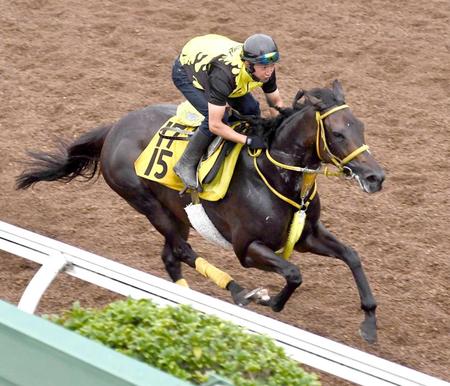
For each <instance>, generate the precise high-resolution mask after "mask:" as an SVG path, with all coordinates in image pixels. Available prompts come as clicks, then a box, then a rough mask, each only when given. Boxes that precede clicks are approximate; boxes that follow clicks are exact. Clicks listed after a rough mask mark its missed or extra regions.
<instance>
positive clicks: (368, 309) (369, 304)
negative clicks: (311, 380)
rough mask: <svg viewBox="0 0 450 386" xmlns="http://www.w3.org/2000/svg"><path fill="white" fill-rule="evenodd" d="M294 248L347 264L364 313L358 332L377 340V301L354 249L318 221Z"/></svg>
mask: <svg viewBox="0 0 450 386" xmlns="http://www.w3.org/2000/svg"><path fill="white" fill-rule="evenodd" d="M295 249H296V250H297V251H299V252H311V253H315V254H318V255H324V256H331V257H335V258H338V259H340V260H342V261H344V262H345V263H346V264H347V265H348V267H349V268H350V270H351V271H352V274H353V277H354V279H355V282H356V285H357V287H358V292H359V297H360V299H361V308H362V310H363V311H364V313H365V318H364V321H363V322H362V323H361V326H360V333H361V336H362V337H363V338H364V339H365V340H366V341H367V342H369V343H374V342H375V341H376V340H377V321H376V315H375V309H376V307H377V303H376V301H375V298H374V297H373V295H372V291H371V289H370V286H369V282H368V281H367V277H366V274H365V273H364V269H363V267H362V265H361V259H360V257H359V256H358V254H357V253H356V251H355V250H354V249H352V248H351V247H349V246H347V245H345V244H344V243H342V242H341V241H339V240H338V239H337V238H336V237H335V236H334V235H333V234H332V233H331V232H330V231H328V230H327V229H326V228H325V226H324V225H323V224H322V223H321V222H320V221H319V222H317V223H316V224H315V225H313V229H312V230H311V232H309V234H308V235H307V237H306V238H305V239H304V240H303V241H302V242H301V243H298V244H297V245H296V247H295Z"/></svg>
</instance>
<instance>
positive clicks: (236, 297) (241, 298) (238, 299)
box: [232, 290, 251, 307]
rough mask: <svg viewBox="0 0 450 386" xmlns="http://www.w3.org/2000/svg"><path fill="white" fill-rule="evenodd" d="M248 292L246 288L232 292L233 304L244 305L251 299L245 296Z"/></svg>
mask: <svg viewBox="0 0 450 386" xmlns="http://www.w3.org/2000/svg"><path fill="white" fill-rule="evenodd" d="M247 294H248V292H247V290H242V291H240V292H238V293H237V294H233V295H232V297H233V301H234V304H236V305H237V306H239V307H245V306H246V305H247V304H249V303H250V302H251V299H248V298H247V297H246V296H247Z"/></svg>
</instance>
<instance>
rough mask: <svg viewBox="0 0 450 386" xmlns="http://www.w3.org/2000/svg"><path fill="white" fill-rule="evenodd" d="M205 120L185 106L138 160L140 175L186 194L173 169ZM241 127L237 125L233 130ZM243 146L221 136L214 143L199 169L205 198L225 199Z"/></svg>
mask: <svg viewBox="0 0 450 386" xmlns="http://www.w3.org/2000/svg"><path fill="white" fill-rule="evenodd" d="M203 118H204V117H203V116H202V115H201V114H200V113H198V112H197V110H195V108H194V107H193V106H192V105H191V104H190V103H189V102H187V101H185V102H183V103H181V104H180V105H179V106H178V108H177V112H176V115H175V116H173V117H171V118H169V120H168V121H167V122H165V123H164V125H163V126H162V127H161V128H160V129H159V130H158V131H157V132H156V134H155V135H154V136H153V138H152V139H151V140H150V143H149V144H148V146H147V147H146V148H145V150H144V151H143V152H142V153H141V155H140V156H139V157H138V158H137V160H136V161H135V163H134V166H135V171H136V174H137V175H138V176H139V177H142V178H145V179H148V180H151V181H154V182H157V183H160V184H162V185H164V186H167V187H168V188H171V189H174V190H177V191H182V190H183V189H184V184H183V182H182V181H181V180H180V178H179V177H178V176H177V175H176V174H175V173H174V172H173V167H174V166H175V164H176V162H177V161H178V159H179V158H180V157H181V155H182V154H183V152H184V150H185V148H186V146H187V143H188V138H189V136H190V135H192V133H193V132H194V131H195V130H196V129H197V127H198V126H199V125H200V123H201V122H202V120H203ZM241 124H242V122H237V123H236V124H234V125H233V126H232V127H236V126H238V125H241ZM242 146H243V145H242V144H236V143H233V142H229V141H225V140H224V139H223V138H221V137H217V138H215V139H214V140H213V142H212V143H211V144H210V146H209V147H208V150H207V152H206V154H205V155H204V156H203V159H202V161H201V162H200V164H199V167H198V176H199V182H200V184H201V185H202V188H203V192H200V193H199V197H200V198H201V199H204V200H207V201H217V200H220V199H221V198H223V197H224V196H225V194H226V192H227V190H228V186H229V184H230V182H231V178H232V176H233V172H234V168H235V165H236V162H237V159H238V156H239V153H240V151H241V149H242Z"/></svg>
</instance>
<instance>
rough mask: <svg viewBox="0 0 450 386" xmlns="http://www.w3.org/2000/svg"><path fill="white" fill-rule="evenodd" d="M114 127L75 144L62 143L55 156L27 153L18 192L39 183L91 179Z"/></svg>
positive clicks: (98, 130)
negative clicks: (26, 166) (79, 177)
mask: <svg viewBox="0 0 450 386" xmlns="http://www.w3.org/2000/svg"><path fill="white" fill-rule="evenodd" d="M112 126H113V125H112V124H108V125H103V126H100V127H98V128H96V129H94V130H92V131H90V132H88V133H86V134H83V135H82V136H80V137H79V138H78V139H76V140H75V141H74V142H72V143H69V144H67V143H63V142H61V143H60V145H59V148H58V150H57V151H55V152H54V153H45V152H28V154H29V155H30V157H31V158H32V159H31V160H30V161H28V162H26V164H27V165H28V166H29V168H28V169H25V170H24V171H23V172H22V174H21V175H20V176H18V177H17V178H16V188H17V189H27V188H29V187H30V186H32V185H34V184H35V183H36V182H40V181H58V180H59V181H62V182H70V181H72V180H73V179H74V178H75V177H78V176H81V177H83V178H85V179H86V180H90V179H92V178H93V177H94V176H95V175H96V172H97V170H98V163H99V160H100V153H101V150H102V147H103V143H104V142H105V138H106V135H107V134H108V132H109V130H110V129H111V127H112Z"/></svg>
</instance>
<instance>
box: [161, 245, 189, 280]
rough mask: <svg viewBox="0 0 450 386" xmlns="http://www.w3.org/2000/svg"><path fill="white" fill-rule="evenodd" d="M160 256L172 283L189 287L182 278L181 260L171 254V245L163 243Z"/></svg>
mask: <svg viewBox="0 0 450 386" xmlns="http://www.w3.org/2000/svg"><path fill="white" fill-rule="evenodd" d="M161 258H162V261H163V263H164V267H165V268H166V271H167V273H168V274H169V276H170V278H171V279H172V281H173V282H174V283H177V284H179V285H181V286H183V287H189V285H188V283H187V281H186V280H185V279H184V278H183V274H182V271H181V261H180V259H178V258H177V257H175V255H174V254H173V251H172V247H171V246H170V244H169V243H168V242H167V240H166V242H165V243H164V247H163V250H162V253H161Z"/></svg>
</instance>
